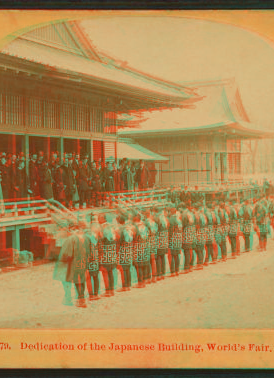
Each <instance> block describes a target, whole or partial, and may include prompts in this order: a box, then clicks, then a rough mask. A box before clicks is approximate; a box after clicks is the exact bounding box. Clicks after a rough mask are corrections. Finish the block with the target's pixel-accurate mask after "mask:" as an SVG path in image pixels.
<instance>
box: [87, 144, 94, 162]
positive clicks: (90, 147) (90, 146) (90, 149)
mask: <svg viewBox="0 0 274 378" xmlns="http://www.w3.org/2000/svg"><path fill="white" fill-rule="evenodd" d="M88 143H89V154H90V160H91V161H93V160H94V159H93V140H92V139H89V141H88Z"/></svg>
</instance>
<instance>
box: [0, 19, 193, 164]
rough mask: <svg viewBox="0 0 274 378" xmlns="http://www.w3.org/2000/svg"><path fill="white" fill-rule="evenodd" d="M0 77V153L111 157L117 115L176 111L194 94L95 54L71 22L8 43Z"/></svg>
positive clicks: (114, 153)
mask: <svg viewBox="0 0 274 378" xmlns="http://www.w3.org/2000/svg"><path fill="white" fill-rule="evenodd" d="M0 80H1V93H0V151H5V152H14V153H18V152H21V151H23V152H24V153H25V154H26V155H28V154H29V153H32V152H34V151H35V152H38V151H40V150H41V151H44V152H45V154H46V155H48V156H49V154H50V152H51V151H59V153H60V155H61V156H62V154H63V153H64V152H79V153H81V154H83V153H88V154H89V155H90V157H91V159H94V160H98V159H102V160H104V159H105V157H107V156H113V157H117V144H116V141H117V138H116V130H117V114H119V113H127V112H129V111H131V112H132V111H135V112H138V111H139V110H151V109H157V108H172V107H178V106H181V105H182V103H183V102H184V100H186V99H190V98H193V97H195V96H194V94H193V93H192V92H193V91H192V90H190V89H187V88H185V89H184V88H182V87H181V86H179V85H176V84H173V83H167V82H164V81H162V80H160V79H155V78H150V77H149V76H146V75H141V74H139V73H137V72H134V70H130V69H129V68H123V67H122V66H121V65H120V64H119V63H117V62H115V61H114V60H112V59H110V58H109V57H105V56H103V55H100V54H98V53H97V51H95V50H94V48H93V47H92V44H91V40H90V39H89V36H87V35H85V32H84V30H83V29H82V28H81V23H80V22H76V21H73V22H61V23H51V24H49V25H46V26H42V27H40V28H36V29H33V30H31V31H28V32H27V33H25V34H22V35H20V36H18V37H17V38H16V39H14V40H13V41H11V42H9V43H8V44H7V45H6V46H5V47H4V49H2V51H1V53H0ZM156 158H157V157H156Z"/></svg>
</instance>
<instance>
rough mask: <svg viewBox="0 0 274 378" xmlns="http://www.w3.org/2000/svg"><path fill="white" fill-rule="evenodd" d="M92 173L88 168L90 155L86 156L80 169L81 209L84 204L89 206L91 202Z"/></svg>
mask: <svg viewBox="0 0 274 378" xmlns="http://www.w3.org/2000/svg"><path fill="white" fill-rule="evenodd" d="M90 180H91V172H90V169H89V167H88V155H85V156H84V158H83V160H82V162H81V164H80V168H79V199H80V201H79V202H80V208H82V207H83V204H84V202H86V205H87V206H88V204H89V201H90V187H89V181H90Z"/></svg>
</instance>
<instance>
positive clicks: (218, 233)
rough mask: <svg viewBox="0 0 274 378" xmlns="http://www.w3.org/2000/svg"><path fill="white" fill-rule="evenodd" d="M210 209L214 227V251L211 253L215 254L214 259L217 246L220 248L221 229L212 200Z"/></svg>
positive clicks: (217, 249)
mask: <svg viewBox="0 0 274 378" xmlns="http://www.w3.org/2000/svg"><path fill="white" fill-rule="evenodd" d="M212 210H213V229H214V239H215V251H216V252H215V251H214V252H213V253H214V255H215V256H216V260H217V259H218V251H219V247H220V248H221V244H222V234H223V229H222V224H221V220H220V217H219V215H218V211H216V208H215V203H214V202H213V204H212ZM213 250H214V247H213Z"/></svg>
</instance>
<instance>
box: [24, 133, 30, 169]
mask: <svg viewBox="0 0 274 378" xmlns="http://www.w3.org/2000/svg"><path fill="white" fill-rule="evenodd" d="M23 143H24V147H23V151H24V154H25V157H26V172H27V175H28V174H29V159H28V157H29V135H27V134H26V135H25V136H24V142H23Z"/></svg>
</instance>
